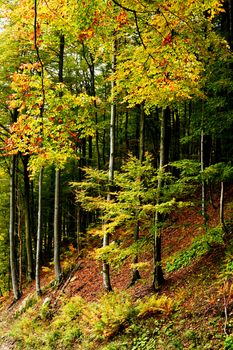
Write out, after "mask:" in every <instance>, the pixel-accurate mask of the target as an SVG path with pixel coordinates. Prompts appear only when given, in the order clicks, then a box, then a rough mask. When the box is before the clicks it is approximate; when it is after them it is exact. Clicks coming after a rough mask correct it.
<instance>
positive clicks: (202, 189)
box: [201, 130, 205, 218]
mask: <svg viewBox="0 0 233 350" xmlns="http://www.w3.org/2000/svg"><path fill="white" fill-rule="evenodd" d="M203 171H204V131H203V130H201V172H203ZM201 214H202V216H203V217H204V218H205V181H204V180H202V184H201Z"/></svg>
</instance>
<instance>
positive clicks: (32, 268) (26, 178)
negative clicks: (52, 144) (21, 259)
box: [22, 156, 35, 282]
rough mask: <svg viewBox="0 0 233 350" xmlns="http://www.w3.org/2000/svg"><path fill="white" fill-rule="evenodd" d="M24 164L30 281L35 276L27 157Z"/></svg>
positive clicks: (25, 216)
mask: <svg viewBox="0 0 233 350" xmlns="http://www.w3.org/2000/svg"><path fill="white" fill-rule="evenodd" d="M22 161H23V166H24V219H25V241H26V253H27V280H28V281H29V282H30V281H32V280H33V279H34V278H35V274H34V266H33V254H32V235H31V224H30V203H29V201H30V183H29V174H28V157H27V156H24V157H22Z"/></svg>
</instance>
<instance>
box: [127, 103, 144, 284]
mask: <svg viewBox="0 0 233 350" xmlns="http://www.w3.org/2000/svg"><path fill="white" fill-rule="evenodd" d="M144 143H145V112H144V106H143V105H141V109H140V120H139V160H140V163H142V162H143V157H144ZM139 232H140V229H139V220H137V222H136V226H135V230H134V242H135V243H136V242H137V241H138V239H139ZM133 263H134V264H137V263H138V256H137V255H136V256H135V258H134V260H133ZM140 278H141V276H140V273H139V271H138V269H137V268H135V269H133V275H132V281H131V283H130V285H131V286H132V285H134V284H135V283H136V282H137V281H138V280H139V279H140Z"/></svg>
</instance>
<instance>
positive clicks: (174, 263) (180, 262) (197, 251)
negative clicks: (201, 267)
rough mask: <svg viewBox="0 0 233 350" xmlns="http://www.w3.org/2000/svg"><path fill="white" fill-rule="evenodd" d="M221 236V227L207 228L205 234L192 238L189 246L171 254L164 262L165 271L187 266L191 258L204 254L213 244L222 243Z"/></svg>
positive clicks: (222, 232)
mask: <svg viewBox="0 0 233 350" xmlns="http://www.w3.org/2000/svg"><path fill="white" fill-rule="evenodd" d="M223 238H224V231H223V229H222V227H220V226H217V227H213V228H209V229H208V230H207V231H206V233H205V234H203V235H202V236H199V237H197V238H195V239H194V241H193V243H192V245H191V247H189V248H188V249H186V250H183V251H181V252H180V253H178V254H176V255H175V256H173V257H172V259H170V260H169V261H168V262H167V264H166V271H167V272H172V271H176V270H178V269H180V268H182V267H185V266H188V265H189V264H190V263H192V261H193V260H195V259H198V258H200V257H201V256H203V255H204V254H206V253H207V252H208V251H209V250H210V249H211V248H212V247H213V246H215V245H219V244H223V242H224V241H223Z"/></svg>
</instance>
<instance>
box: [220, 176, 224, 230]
mask: <svg viewBox="0 0 233 350" xmlns="http://www.w3.org/2000/svg"><path fill="white" fill-rule="evenodd" d="M219 219H220V225H221V226H222V227H223V228H224V229H225V221H224V182H223V181H222V182H221V193H220V208H219Z"/></svg>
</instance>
